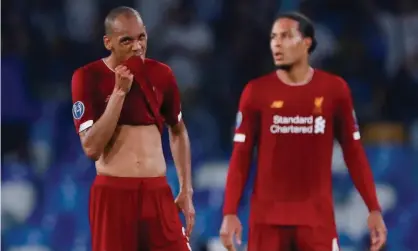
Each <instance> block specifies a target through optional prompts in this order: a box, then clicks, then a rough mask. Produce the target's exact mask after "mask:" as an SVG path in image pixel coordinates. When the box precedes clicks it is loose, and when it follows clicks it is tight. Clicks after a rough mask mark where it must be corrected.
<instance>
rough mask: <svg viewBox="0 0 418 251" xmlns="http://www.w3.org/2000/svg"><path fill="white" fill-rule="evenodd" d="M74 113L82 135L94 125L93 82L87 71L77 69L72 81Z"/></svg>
mask: <svg viewBox="0 0 418 251" xmlns="http://www.w3.org/2000/svg"><path fill="white" fill-rule="evenodd" d="M71 94H72V101H73V106H72V113H73V120H74V125H75V128H76V131H77V133H80V132H82V131H84V130H86V129H87V128H89V127H91V126H92V125H93V123H94V122H95V121H94V111H93V99H92V98H93V95H92V82H91V79H90V77H89V74H88V73H86V71H85V69H83V68H79V69H77V70H76V71H75V72H74V74H73V77H72V80H71Z"/></svg>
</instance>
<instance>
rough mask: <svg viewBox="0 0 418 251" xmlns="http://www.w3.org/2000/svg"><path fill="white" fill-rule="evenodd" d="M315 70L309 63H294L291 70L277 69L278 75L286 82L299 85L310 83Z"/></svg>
mask: <svg viewBox="0 0 418 251" xmlns="http://www.w3.org/2000/svg"><path fill="white" fill-rule="evenodd" d="M313 72H314V70H313V69H312V67H310V66H309V64H302V65H294V66H293V67H292V68H291V69H289V70H277V71H276V74H277V77H278V78H279V79H280V80H281V81H282V82H283V83H285V84H287V85H292V86H298V85H306V84H308V83H309V82H310V81H311V79H312V76H313Z"/></svg>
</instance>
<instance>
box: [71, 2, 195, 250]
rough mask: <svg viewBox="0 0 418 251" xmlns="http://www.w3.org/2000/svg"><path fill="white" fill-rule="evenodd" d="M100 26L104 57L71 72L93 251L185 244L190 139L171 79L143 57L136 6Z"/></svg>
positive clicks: (190, 214) (190, 216)
mask: <svg viewBox="0 0 418 251" xmlns="http://www.w3.org/2000/svg"><path fill="white" fill-rule="evenodd" d="M105 29H106V34H105V36H104V45H105V47H106V49H108V50H109V51H110V52H111V54H110V56H108V57H107V58H103V59H99V60H97V61H94V62H92V63H89V64H87V65H85V66H83V67H81V68H79V69H77V70H76V71H75V72H74V75H73V78H72V98H73V103H74V105H73V117H74V123H75V127H76V130H77V133H78V134H79V136H80V139H81V143H82V146H83V149H84V151H85V153H86V155H87V156H88V157H90V158H91V159H93V160H95V162H96V169H97V176H96V178H95V181H94V183H93V185H92V188H91V192H90V202H89V219H90V226H91V233H92V245H93V249H92V250H93V251H136V250H152V251H163V250H164V251H166V250H168V251H170V250H172V251H187V250H190V245H189V243H188V235H190V233H191V230H192V227H193V224H194V214H195V212H194V207H193V203H192V192H193V191H192V182H191V168H190V143H189V138H188V134H187V130H186V127H185V125H184V122H183V120H182V116H181V110H180V96H179V91H178V88H177V84H176V80H175V78H174V76H173V73H172V71H171V69H170V67H168V66H167V65H165V64H163V63H160V62H158V61H155V60H151V59H148V58H146V57H145V54H146V49H147V33H146V30H145V26H144V24H143V22H142V19H141V17H140V15H139V13H138V12H137V11H135V10H134V9H132V8H129V7H118V8H116V9H113V10H112V11H111V12H110V13H109V14H108V16H107V17H106V20H105ZM163 124H167V125H168V128H169V133H170V145H171V150H172V154H173V158H174V161H175V165H176V168H177V170H178V176H179V182H180V193H179V195H178V197H177V198H176V200H174V198H173V195H172V192H171V189H170V187H169V185H168V183H167V179H166V177H165V174H166V163H165V160H164V156H163V150H162V144H161V132H162V128H163ZM176 204H177V206H176ZM178 207H179V208H180V209H182V211H183V213H184V214H185V218H186V223H187V228H186V231H185V230H184V228H183V227H182V224H181V221H180V218H179V216H178Z"/></svg>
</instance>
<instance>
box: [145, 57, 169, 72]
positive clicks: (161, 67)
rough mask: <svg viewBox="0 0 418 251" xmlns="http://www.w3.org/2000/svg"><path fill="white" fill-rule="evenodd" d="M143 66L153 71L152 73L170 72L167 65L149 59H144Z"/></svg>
mask: <svg viewBox="0 0 418 251" xmlns="http://www.w3.org/2000/svg"><path fill="white" fill-rule="evenodd" d="M145 65H146V66H147V68H148V69H150V70H153V71H158V72H161V73H170V72H171V67H170V66H168V65H167V64H165V63H163V62H160V61H158V60H155V59H151V58H146V59H145Z"/></svg>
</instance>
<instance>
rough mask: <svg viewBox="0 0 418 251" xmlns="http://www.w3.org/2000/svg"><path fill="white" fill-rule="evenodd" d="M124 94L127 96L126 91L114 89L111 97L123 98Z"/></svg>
mask: <svg viewBox="0 0 418 251" xmlns="http://www.w3.org/2000/svg"><path fill="white" fill-rule="evenodd" d="M126 94H127V92H126V91H124V90H121V89H116V88H115V89H114V90H113V93H112V95H113V96H116V97H125V96H126Z"/></svg>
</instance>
